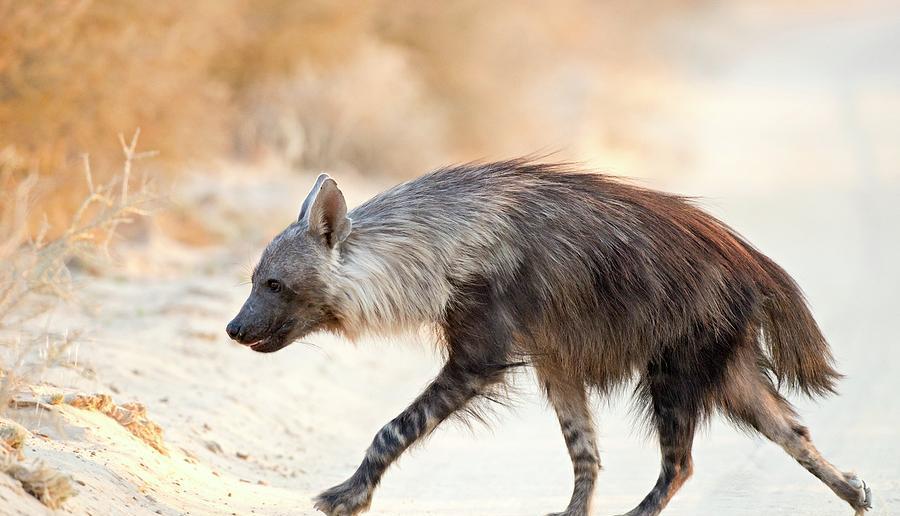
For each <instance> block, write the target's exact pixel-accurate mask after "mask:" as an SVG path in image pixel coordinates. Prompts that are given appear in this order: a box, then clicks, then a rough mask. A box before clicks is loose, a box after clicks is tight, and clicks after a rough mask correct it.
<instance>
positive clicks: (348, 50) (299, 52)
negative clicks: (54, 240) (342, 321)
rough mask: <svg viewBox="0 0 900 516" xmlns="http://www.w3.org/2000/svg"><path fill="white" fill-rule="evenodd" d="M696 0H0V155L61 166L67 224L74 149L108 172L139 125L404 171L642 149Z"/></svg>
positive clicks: (60, 210) (166, 159) (163, 139)
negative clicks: (681, 28) (670, 26)
mask: <svg viewBox="0 0 900 516" xmlns="http://www.w3.org/2000/svg"><path fill="white" fill-rule="evenodd" d="M700 3H701V2H699V0H665V1H662V2H653V3H652V4H645V3H621V2H594V1H591V0H560V1H559V2H526V3H524V4H523V3H522V2H518V1H511V0H498V1H496V2H478V1H473V0H453V1H449V2H440V3H428V2H407V3H399V4H398V3H396V2H387V1H385V0H376V1H361V0H354V1H349V2H341V1H334V0H310V1H304V2H296V1H293V0H198V1H195V2H187V3H185V2H175V1H174V0H138V1H131V2H99V1H89V0H60V1H58V2H22V1H17V0H0V152H3V151H2V149H13V150H14V151H15V152H16V153H18V155H19V156H20V157H21V159H20V160H18V164H17V166H16V174H15V177H14V180H15V181H23V180H25V178H27V177H28V176H29V175H30V174H31V173H38V174H40V175H41V177H45V178H46V177H52V178H53V179H54V183H53V192H52V195H53V196H54V203H53V206H52V207H51V208H50V209H48V212H49V213H48V216H49V219H50V221H51V222H53V223H54V226H62V225H64V224H65V222H67V220H68V217H70V216H71V214H72V213H74V212H75V210H77V208H78V203H79V202H80V199H81V198H82V197H83V195H84V194H85V192H86V189H85V187H84V185H83V184H82V182H81V180H80V178H79V174H76V173H73V171H74V170H77V167H80V155H79V153H80V152H81V151H82V150H83V149H92V152H93V157H94V162H95V166H96V167H97V168H98V170H101V171H106V170H110V169H111V163H112V162H114V161H115V160H116V159H117V152H118V150H117V149H116V148H115V145H114V142H113V141H110V140H109V139H108V137H107V135H109V134H114V133H116V132H118V131H121V130H122V129H123V128H128V127H136V126H143V127H150V128H152V131H149V132H148V133H147V134H146V135H145V141H146V143H147V144H148V146H149V147H151V148H155V149H158V150H160V152H161V160H160V162H159V163H160V164H179V165H181V164H184V163H191V162H195V161H196V160H200V159H206V158H209V157H211V156H212V157H221V156H225V157H230V156H235V155H239V156H244V157H256V156H259V155H260V154H266V153H267V151H270V150H274V151H275V152H278V153H280V152H284V153H285V154H286V155H287V156H288V157H289V158H290V159H292V160H293V161H295V162H296V163H297V164H298V165H299V166H312V167H317V168H319V167H321V168H332V167H348V166H349V167H353V168H356V169H359V171H360V172H363V173H391V174H396V175H404V176H407V175H411V174H415V173H419V172H421V171H422V170H423V169H425V168H428V167H431V166H435V165H438V164H441V163H445V162H448V161H457V160H468V159H475V158H496V157H508V156H510V155H516V154H525V153H533V152H536V151H551V150H554V149H557V148H559V149H562V150H563V153H562V154H563V155H564V156H568V157H584V156H585V155H591V153H592V152H591V151H596V150H597V149H606V148H617V147H629V146H635V145H639V146H641V147H642V148H644V147H647V146H651V147H652V145H653V142H652V137H651V135H652V132H651V131H648V130H646V128H645V125H644V124H646V123H647V122H646V119H647V117H646V115H647V111H648V110H656V109H659V106H660V103H661V102H664V99H666V98H667V96H666V95H665V93H664V90H665V84H664V83H663V82H662V81H661V80H660V79H661V78H665V74H666V72H667V69H666V62H667V60H666V54H665V53H664V52H661V51H660V45H659V42H658V41H657V39H656V38H657V37H658V36H659V35H660V34H665V30H663V29H664V27H665V23H667V22H669V21H671V20H677V18H678V17H679V16H680V15H681V14H682V13H684V12H686V11H690V10H691V9H693V8H694V6H695V5H699V4H700ZM180 170H183V169H182V168H180V167H177V168H175V167H173V168H172V169H171V171H172V173H173V174H176V173H177V171H180ZM106 178H107V176H103V175H98V181H99V180H101V179H106ZM33 222H34V219H33ZM32 229H33V230H35V231H36V229H37V224H36V223H34V224H33V225H32Z"/></svg>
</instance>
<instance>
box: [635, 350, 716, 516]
mask: <svg viewBox="0 0 900 516" xmlns="http://www.w3.org/2000/svg"><path fill="white" fill-rule="evenodd" d="M664 363H665V362H660V363H651V364H650V365H649V366H648V372H647V375H646V376H645V377H644V379H643V382H644V387H645V388H646V389H647V391H648V394H649V395H650V409H651V413H650V416H651V419H652V421H653V425H654V428H655V430H656V433H657V435H658V437H659V449H660V455H661V463H662V464H661V466H660V472H659V477H658V478H657V480H656V485H654V486H653V489H652V490H651V491H650V492H649V493H648V494H647V496H645V497H644V499H643V500H641V503H639V504H638V505H637V507H635V508H634V509H632V510H631V511H629V512H628V513H626V515H625V516H655V515H657V514H659V513H660V512H661V511H662V510H663V509H664V508H665V507H666V505H667V504H668V503H669V500H671V499H672V497H673V496H674V495H675V493H676V492H677V491H678V490H679V489H681V486H682V485H684V483H685V482H687V480H688V478H690V476H691V474H692V473H693V471H694V465H693V464H694V463H693V459H692V458H691V449H692V447H693V443H694V432H695V430H696V427H697V420H698V418H699V412H698V410H699V409H698V407H697V404H698V400H697V399H696V397H695V396H696V394H694V393H693V391H692V389H691V385H690V384H689V382H688V381H687V379H686V377H685V376H684V375H680V374H679V372H678V370H677V368H674V367H672V366H671V364H670V365H668V366H666V365H663V364H664Z"/></svg>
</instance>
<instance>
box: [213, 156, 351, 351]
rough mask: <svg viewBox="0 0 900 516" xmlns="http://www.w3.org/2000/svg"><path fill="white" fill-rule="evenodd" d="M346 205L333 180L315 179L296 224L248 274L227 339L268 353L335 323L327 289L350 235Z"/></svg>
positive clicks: (271, 246)
mask: <svg viewBox="0 0 900 516" xmlns="http://www.w3.org/2000/svg"><path fill="white" fill-rule="evenodd" d="M351 226H352V223H351V221H350V219H349V218H347V204H346V202H345V201H344V196H343V194H342V193H341V191H340V190H339V189H338V187H337V183H335V181H334V179H331V178H330V177H328V175H326V174H321V175H319V178H318V179H317V180H316V184H315V185H314V186H313V188H312V191H310V193H309V195H308V196H307V197H306V200H305V201H303V206H302V207H301V208H300V216H299V217H298V219H297V222H295V223H293V224H291V225H290V226H288V227H287V229H285V230H284V231H282V232H281V234H279V235H278V236H276V237H275V238H274V239H273V240H272V242H270V243H269V245H268V246H266V249H265V251H263V254H262V257H261V258H260V260H259V264H258V265H257V266H256V268H255V269H254V271H253V276H252V287H251V290H250V296H249V297H248V298H247V301H245V302H244V306H243V307H241V311H240V312H239V313H238V314H237V316H235V318H234V319H233V320H232V321H231V322H230V323H228V326H227V327H226V331H227V332H228V335H229V336H230V337H231V338H232V339H234V340H236V341H238V342H240V343H242V344H246V345H249V346H250V349H252V350H254V351H258V352H260V353H271V352H273V351H278V350H279V349H281V348H283V347H285V346H287V345H288V344H290V343H291V342H293V341H294V340H296V339H299V338H302V337H303V336H305V335H308V334H310V333H312V332H314V331H317V330H321V329H328V328H331V327H332V326H333V325H334V324H335V323H336V317H335V315H334V314H335V310H334V309H333V306H332V302H331V297H332V296H331V295H330V294H329V291H328V288H327V286H328V285H331V284H333V283H332V281H331V278H332V277H333V275H334V274H336V271H337V270H338V263H337V261H338V252H339V247H340V244H341V243H342V242H343V241H344V240H346V238H347V237H348V236H349V235H350V229H351Z"/></svg>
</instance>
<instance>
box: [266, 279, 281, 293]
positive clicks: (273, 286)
mask: <svg viewBox="0 0 900 516" xmlns="http://www.w3.org/2000/svg"><path fill="white" fill-rule="evenodd" d="M266 286H267V287H269V290H271V291H272V292H281V282H280V281H278V280H274V279H270V280H269V281H267V282H266Z"/></svg>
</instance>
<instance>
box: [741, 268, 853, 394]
mask: <svg viewBox="0 0 900 516" xmlns="http://www.w3.org/2000/svg"><path fill="white" fill-rule="evenodd" d="M754 251H755V250H754ZM754 254H756V255H757V259H758V260H759V264H760V265H761V266H762V267H763V269H764V270H765V271H766V273H767V275H768V276H769V278H770V279H771V280H772V281H773V283H774V284H773V285H772V287H773V289H772V291H771V292H770V297H769V299H768V300H767V302H766V305H765V307H764V316H763V319H762V337H763V340H764V341H765V343H766V346H767V348H768V352H769V361H770V364H769V368H770V369H771V371H772V373H773V374H774V375H775V378H776V379H777V380H778V385H779V387H781V386H786V387H787V388H789V389H799V390H800V391H802V392H803V393H804V394H806V395H807V396H823V395H826V394H829V393H834V392H835V385H834V384H835V382H836V381H837V380H839V379H840V378H841V374H840V373H838V372H837V371H835V370H834V367H833V361H834V359H833V357H832V355H831V350H830V349H829V346H828V342H827V341H826V340H825V336H824V335H822V330H820V329H819V325H818V324H817V323H816V320H815V319H814V318H813V316H812V313H811V312H810V310H809V306H808V305H807V303H806V299H805V298H804V296H803V293H802V292H801V291H800V287H799V286H798V285H797V283H796V282H795V281H794V280H793V278H791V277H790V276H789V275H788V273H787V272H785V270H784V269H782V268H781V267H780V266H778V264H776V263H775V262H773V261H772V260H770V259H769V258H768V257H766V256H765V255H763V254H762V253H759V252H756V251H755V252H754Z"/></svg>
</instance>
